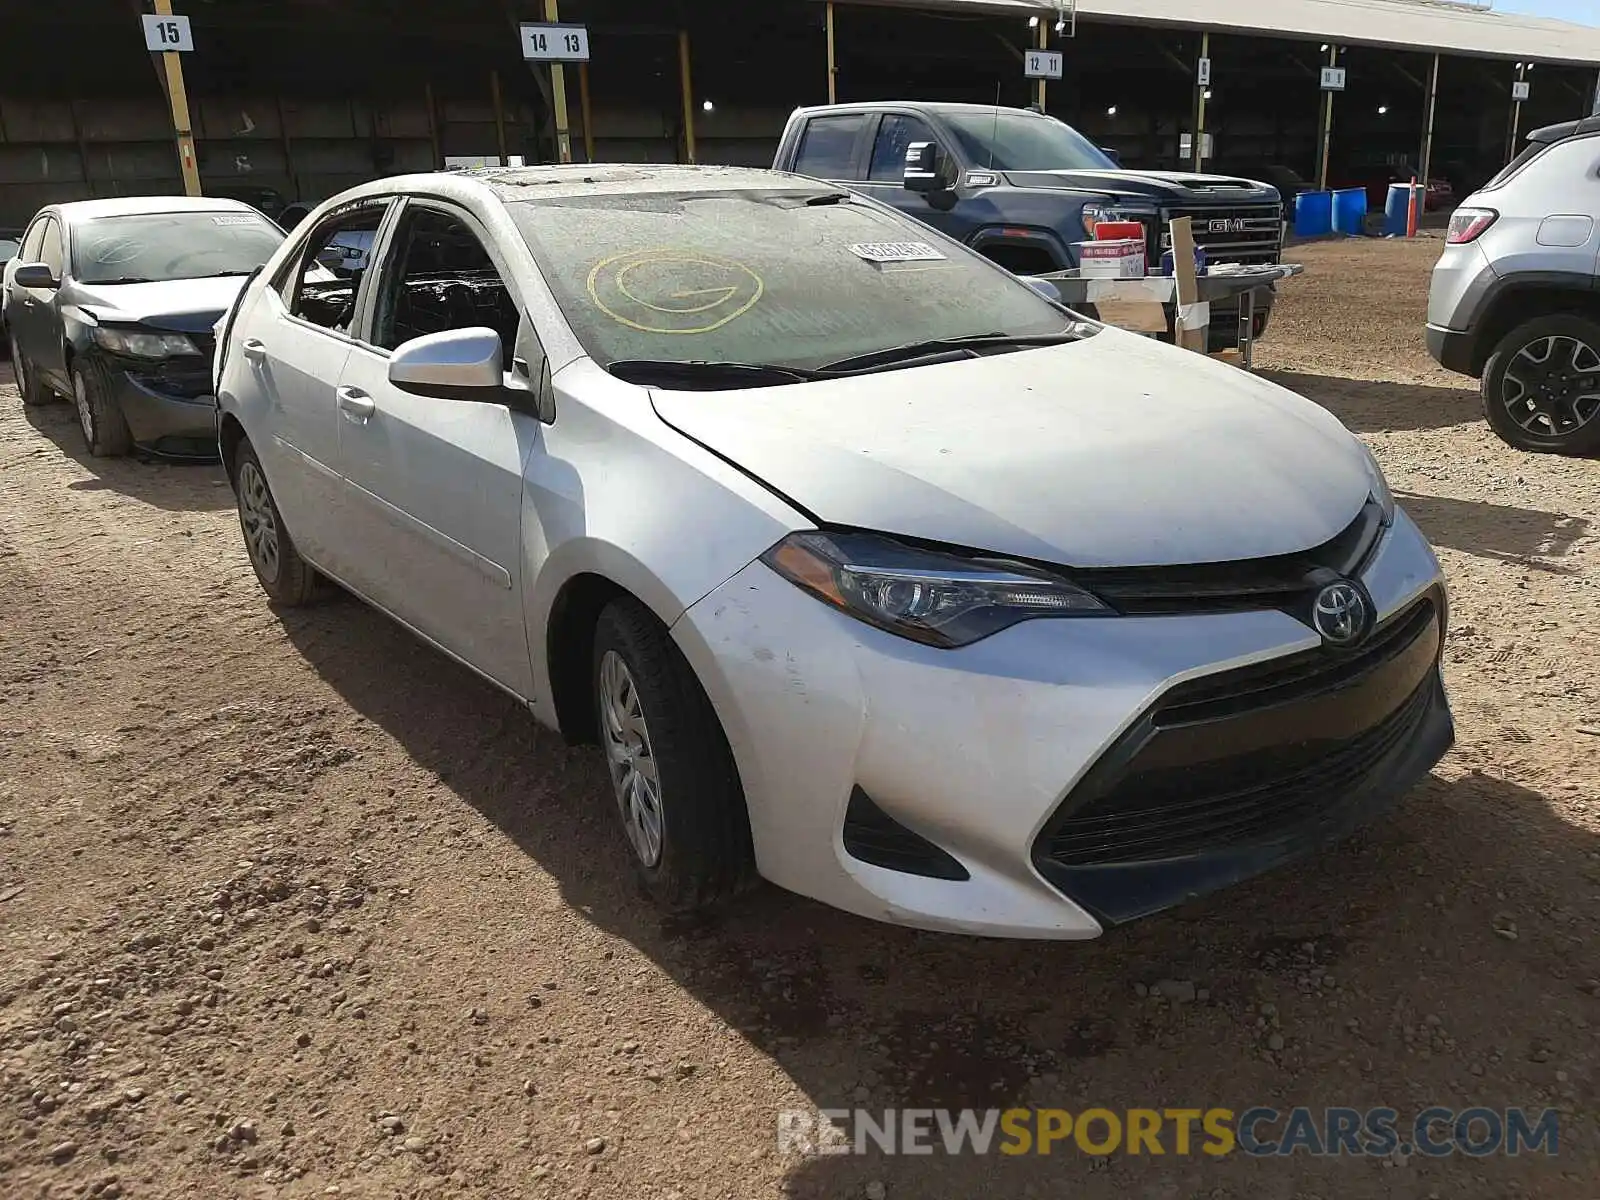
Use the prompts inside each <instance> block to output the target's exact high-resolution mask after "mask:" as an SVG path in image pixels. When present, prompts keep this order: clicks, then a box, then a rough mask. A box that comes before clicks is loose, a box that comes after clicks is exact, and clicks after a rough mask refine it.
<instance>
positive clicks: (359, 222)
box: [285, 202, 388, 335]
mask: <svg viewBox="0 0 1600 1200" xmlns="http://www.w3.org/2000/svg"><path fill="white" fill-rule="evenodd" d="M387 211H388V204H387V203H386V202H385V203H382V204H370V205H366V206H364V207H362V208H359V209H356V210H355V211H354V212H345V213H338V214H335V215H334V216H331V217H329V218H328V219H327V220H325V221H323V222H322V224H321V225H319V226H318V227H317V228H316V229H315V230H313V231H312V234H311V238H310V240H309V241H307V242H306V247H305V251H304V253H303V254H302V255H301V257H300V259H299V262H298V264H297V268H296V270H295V271H294V273H293V274H292V275H291V277H290V279H289V287H290V291H289V294H288V295H287V296H286V297H285V300H286V303H287V304H288V306H289V311H290V312H291V313H293V314H294V315H295V316H297V317H299V318H300V319H301V320H302V321H310V322H311V323H312V324H313V325H320V326H321V327H322V328H323V329H328V330H332V331H333V332H334V333H342V334H346V335H348V334H349V332H350V326H351V324H352V323H353V322H354V320H355V313H356V297H357V296H358V295H359V294H360V292H361V280H362V279H363V278H364V277H365V274H366V270H367V264H368V260H369V259H370V258H371V256H372V244H373V242H374V241H375V240H376V239H377V236H378V226H379V225H381V224H382V223H383V216H384V213H385V212H387Z"/></svg>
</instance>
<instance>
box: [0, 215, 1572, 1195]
mask: <svg viewBox="0 0 1600 1200" xmlns="http://www.w3.org/2000/svg"><path fill="white" fill-rule="evenodd" d="M1437 250H1438V244H1437V242H1423V243H1419V244H1397V243H1392V242H1388V243H1386V242H1363V243H1360V244H1350V245H1319V246H1312V247H1305V248H1301V249H1300V250H1297V251H1296V253H1295V257H1296V258H1299V259H1300V260H1302V261H1304V262H1305V263H1306V264H1307V267H1308V274H1307V276H1306V277H1305V278H1304V279H1301V280H1298V281H1295V282H1294V283H1292V284H1290V285H1288V287H1287V288H1286V289H1285V296H1284V300H1283V303H1282V306H1281V308H1280V309H1279V311H1278V313H1277V318H1276V324H1275V326H1274V329H1273V331H1272V333H1271V335H1270V339H1269V341H1268V342H1267V343H1265V344H1264V346H1263V356H1264V359H1265V360H1266V363H1267V366H1268V368H1269V369H1270V370H1271V371H1272V373H1273V374H1274V376H1275V377H1276V378H1277V379H1279V380H1280V381H1281V382H1283V383H1284V384H1286V385H1288V386H1290V387H1293V388H1296V389H1298V390H1300V391H1302V392H1304V393H1306V394H1307V395H1309V396H1311V397H1313V398H1314V399H1316V400H1317V401H1319V402H1320V403H1322V404H1324V405H1326V406H1328V407H1329V408H1331V409H1332V410H1333V411H1335V412H1336V413H1337V414H1338V415H1339V416H1340V417H1341V418H1343V419H1344V420H1345V421H1346V422H1347V423H1348V424H1349V425H1350V426H1351V427H1352V428H1353V429H1355V430H1357V431H1359V432H1360V433H1361V435H1362V436H1363V437H1365V438H1366V439H1368V441H1369V442H1370V443H1371V445H1372V446H1373V447H1374V449H1375V450H1376V452H1377V454H1378V456H1379V457H1380V458H1381V459H1382V461H1383V463H1384V465H1385V466H1386V468H1387V469H1388V471H1389V473H1390V478H1391V480H1392V481H1393V484H1394V486H1395V489H1396V491H1397V492H1398V493H1399V494H1400V498H1401V502H1402V503H1403V504H1404V505H1405V507H1406V508H1407V509H1408V510H1409V511H1410V512H1411V513H1412V514H1413V515H1414V516H1415V517H1416V518H1417V519H1418V521H1419V522H1420V523H1421V524H1422V526H1423V528H1424V529H1425V530H1426V531H1427V532H1428V534H1429V535H1430V536H1431V537H1432V538H1433V540H1434V542H1435V544H1436V545H1437V546H1438V548H1439V553H1440V555H1441V557H1442V558H1443V560H1444V562H1445V565H1446V568H1447V569H1448V572H1449V575H1450V579H1451V582H1452V585H1453V609H1452V614H1451V629H1450V644H1449V651H1448V676H1449V687H1450V692H1451V696H1452V700H1453V703H1454V706H1455V712H1456V717H1457V720H1458V724H1459V736H1460V741H1459V748H1458V749H1457V750H1456V751H1455V752H1454V753H1452V754H1451V755H1450V757H1449V758H1448V759H1447V760H1446V761H1445V763H1444V764H1443V765H1442V766H1441V768H1440V769H1439V770H1438V772H1437V773H1436V774H1435V776H1434V777H1433V778H1432V779H1430V780H1429V781H1428V782H1427V783H1426V784H1425V785H1424V786H1422V787H1420V788H1418V789H1417V790H1416V792H1415V793H1414V794H1412V795H1411V796H1410V797H1409V798H1408V799H1407V800H1406V801H1405V802H1404V803H1403V805H1402V806H1401V808H1400V809H1399V810H1398V813H1397V814H1396V816H1395V817H1394V818H1393V819H1392V820H1390V821H1387V822H1385V823H1383V824H1382V825H1381V826H1379V827H1376V828H1373V829H1371V830H1370V831H1368V832H1366V833H1364V834H1362V835H1360V836H1358V837H1357V838H1356V839H1354V840H1352V841H1350V842H1348V843H1346V844H1345V845H1343V846H1342V847H1340V848H1338V849H1337V850H1335V851H1334V852H1332V853H1329V854H1327V855H1325V856H1324V857H1321V858H1319V859H1316V860H1315V861H1312V862H1309V863H1306V864H1304V865H1302V866H1300V867H1297V868H1295V869H1294V870H1290V871H1284V872H1281V873H1278V874H1275V875H1271V876H1269V877H1266V878H1263V879H1260V880H1258V881H1256V882H1254V883H1251V884H1248V885H1245V886H1242V887H1238V888H1235V889H1233V890H1231V891H1228V892H1226V893H1223V894H1221V895H1218V896H1215V897H1213V898H1211V899H1209V900H1207V901H1205V902H1203V903H1200V904H1196V905H1193V906H1191V907H1188V908H1185V909H1183V910H1180V911H1177V912H1174V913H1172V914H1169V915H1166V916H1163V917H1160V918H1156V919H1152V920H1148V921H1145V922H1143V923H1140V924H1136V925H1134V926H1131V927H1128V928H1125V929H1120V930H1117V931H1115V932H1113V933H1112V934H1111V935H1109V936H1107V937H1105V938H1103V939H1101V940H1100V941H1098V942H1094V943H1090V944H1082V945H1039V944H1015V943H1000V942H983V941H975V940H965V939H959V938H954V937H944V936H932V935H924V934H919V933H914V932H909V931H905V930H897V929H892V928H887V927H881V926H878V925H874V924H871V923H868V922H866V921H862V920H858V919H856V918H853V917H848V916H844V915H841V914H839V913H836V912H833V911H830V910H828V909H826V908H823V907H821V906H819V905H816V904H813V903H810V902H807V901H802V900H799V899H796V898H793V897H790V896H787V895H783V894H779V893H776V892H775V891H772V890H770V889H769V890H768V891H766V892H765V893H763V894H760V895H758V896H756V897H755V898H754V899H753V900H751V901H750V902H749V903H748V904H746V905H744V906H743V907H742V908H741V909H740V910H739V911H738V912H737V913H735V914H733V915H730V916H728V917H726V918H725V919H722V920H720V921H718V922H715V923H710V924H698V925H693V924H690V925H684V924H672V923H665V922H663V921H661V920H660V919H658V918H657V917H655V916H653V915H652V914H651V913H650V912H649V911H648V910H647V909H646V908H645V907H643V905H642V903H641V901H640V900H639V898H638V897H637V895H636V894H635V892H634V890H633V889H632V887H631V886H629V884H628V883H627V882H626V879H627V874H626V859H625V853H626V851H625V849H624V846H623V843H622V841H621V837H620V834H619V833H618V831H617V829H616V828H615V824H614V821H613V818H612V816H611V814H610V812H609V811H608V805H609V803H610V801H609V798H608V793H607V791H606V784H605V780H604V777H603V770H602V765H601V762H600V759H599V757H598V755H597V754H596V753H593V752H589V751H569V750H566V749H564V748H563V747H562V746H561V745H559V744H558V742H557V740H556V739H554V738H552V737H549V736H547V735H545V734H543V733H542V732H539V731H537V730H536V729H535V727H534V726H533V724H532V722H531V721H530V720H529V719H527V718H526V717H525V716H524V714H523V713H522V712H521V711H520V710H519V709H518V708H517V706H516V705H515V704H514V703H512V702H511V701H510V700H508V699H507V698H506V697H504V696H502V695H501V694H499V693H497V692H495V691H493V690H492V689H490V688H489V687H488V686H487V685H485V684H483V683H481V682H479V681H478V680H477V679H476V678H474V677H472V676H470V675H469V674H467V673H466V672H465V671H463V670H461V669H458V668H457V667H455V666H453V665H452V664H450V663H449V662H446V661H445V660H443V659H441V658H439V657H438V656H436V655H435V654H433V653H432V652H430V651H428V650H426V649H424V648H422V647H421V646H419V645H418V644H416V643H415V642H413V641H412V640H411V639H410V638H409V637H408V636H407V635H406V634H404V633H403V632H401V631H400V630H399V629H397V628H396V627H394V626H393V625H391V624H390V623H389V622H388V621H387V620H386V619H385V618H384V617H382V616H380V615H378V614H377V613H375V612H372V611H370V610H368V609H366V608H364V607H362V606H361V605H359V604H358V603H355V602H354V601H350V600H334V601H331V602H329V603H327V604H325V605H322V606H320V607H316V608H313V609H311V610H304V611H300V612H295V613H290V614H286V615H285V616H283V617H281V618H280V617H279V616H277V615H275V614H274V613H273V612H272V611H271V610H269V609H268V607H267V606H266V604H265V603H264V601H263V597H262V596H261V594H260V592H259V590H258V589H257V586H256V584H255V581H254V579H253V577H252V576H251V573H250V569H249V566H248V564H247V561H246V558H245V554H244V550H243V547H242V544H241V541H240V537H239V533H238V529H237V526H236V524H235V520H234V515H233V507H232V497H231V495H230V493H229V491H228V489H227V487H226V486H225V483H224V480H223V477H222V474H221V471H220V469H217V468H213V467H183V466H161V465H148V464H140V463H137V462H132V461H95V460H90V459H88V458H87V457H85V455H84V454H83V452H82V450H81V443H80V441H79V438H78V436H77V432H76V429H75V426H74V423H73V417H72V414H71V411H70V409H69V408H68V407H67V406H66V405H64V404H63V405H54V406H51V407H49V408H47V409H42V410H36V411H35V412H34V413H32V414H30V415H29V416H27V417H25V416H24V414H23V411H22V409H21V406H20V404H19V402H18V401H17V399H16V393H15V390H14V389H12V388H11V387H9V376H5V380H6V383H7V385H8V386H6V387H4V388H3V389H0V1196H4V1197H5V1198H6V1200H12V1198H16V1200H21V1198H24V1197H36V1196H39V1197H42V1196H46V1195H48V1196H51V1197H60V1196H100V1197H108V1198H110V1197H116V1196H119V1195H120V1196H126V1197H177V1196H188V1197H202V1198H205V1200H212V1198H224V1197H235V1196H239V1197H255V1196H283V1197H301V1196H324V1195H341V1196H345V1197H361V1198H366V1197H372V1198H380V1197H382V1198H389V1197H411V1196H436V1195H461V1196H471V1197H495V1198H499V1197H523V1196H526V1197H544V1196H594V1197H618V1198H621V1200H666V1198H669V1197H678V1198H680V1200H702V1198H707V1200H709V1198H714V1197H717V1198H720V1197H726V1198H730V1200H746V1198H759V1197H768V1196H772V1197H776V1196H779V1195H792V1196H796V1197H810V1198H818V1200H821V1198H832V1197H860V1196H866V1197H869V1198H877V1200H882V1198H883V1197H885V1196H887V1197H890V1198H892V1200H904V1198H909V1197H915V1198H922V1197H928V1198H937V1200H942V1198H945V1197H951V1198H958V1197H959V1198H965V1197H977V1196H983V1197H986V1198H987V1197H1008V1198H1009V1197H1057V1196H1069V1195H1070V1196H1075V1197H1088V1198H1098V1197H1119V1198H1120V1197H1126V1196H1129V1195H1139V1196H1150V1197H1172V1198H1187V1197H1211V1198H1224V1197H1268V1198H1274V1200H1276V1198H1283V1200H1290V1198H1304V1200H1310V1198H1312V1197H1327V1198H1331V1197H1340V1198H1346V1197H1351V1198H1356V1200H1362V1198H1368V1197H1380V1196H1382V1197H1387V1196H1405V1197H1409V1196H1415V1197H1419V1198H1420V1197H1428V1196H1433V1197H1449V1198H1451V1200H1455V1198H1457V1197H1489V1196H1493V1197H1508V1196H1516V1195H1525V1196H1539V1197H1552V1198H1559V1197H1584V1198H1585V1200H1590V1198H1592V1197H1593V1196H1594V1195H1595V1180H1596V1179H1597V1178H1600V1149H1597V1145H1600V1138H1597V1135H1600V1123H1597V1117H1596V1103H1595V1102H1596V1100H1597V1098H1600V1051H1597V1044H1600V1039H1597V1037H1596V1026H1597V1024H1600V982H1597V981H1600V938H1597V934H1600V928H1597V917H1600V906H1597V903H1596V901H1597V898H1600V837H1597V836H1596V835H1597V830H1600V807H1597V799H1596V798H1597V796H1600V550H1597V542H1596V538H1595V530H1594V527H1593V525H1592V522H1593V521H1594V520H1595V519H1597V518H1596V514H1597V513H1600V463H1597V462H1576V461H1565V460H1560V459H1551V458H1535V457H1529V456H1525V455H1520V454H1517V453H1515V452H1513V451H1511V450H1509V449H1508V448H1506V447H1505V446H1503V445H1502V444H1501V443H1499V442H1498V441H1496V440H1495V439H1494V437H1493V436H1492V435H1490V433H1489V432H1488V431H1487V429H1486V428H1485V426H1484V425H1483V423H1482V421H1481V419H1480V416H1479V412H1478V407H1477V397H1476V393H1475V391H1473V390H1469V388H1468V387H1466V386H1464V385H1465V383H1466V381H1464V380H1460V379H1457V378H1454V377H1451V376H1449V375H1447V374H1445V373H1444V372H1442V371H1440V370H1438V369H1437V368H1435V367H1434V366H1433V365H1432V363H1431V361H1430V360H1428V358H1427V356H1426V354H1425V352H1424V351H1423V349H1422V347H1421V343H1420V338H1421V329H1422V320H1423V304H1424V294H1425V291H1426V284H1427V274H1428V271H1429V269H1430V268H1431V265H1432V261H1433V259H1434V257H1435V256H1436V253H1437ZM0 370H3V368H0ZM1162 980H1171V981H1177V982H1176V985H1170V984H1169V985H1167V986H1166V987H1164V989H1162V991H1165V992H1171V993H1175V994H1176V995H1177V996H1178V997H1179V998H1178V999H1167V998H1163V997H1162V995H1161V994H1160V993H1156V992H1153V993H1152V994H1151V995H1148V996H1147V995H1145V994H1143V993H1144V992H1145V991H1147V990H1149V989H1151V988H1152V985H1154V984H1155V983H1156V982H1157V981H1162ZM1189 984H1192V985H1193V991H1194V995H1195V998H1194V999H1193V1000H1185V999H1183V997H1185V996H1187V995H1188V993H1189V990H1190V989H1189V988H1187V987H1186V986H1184V985H1189ZM857 1104H862V1105H869V1106H873V1107H884V1106H908V1107H938V1106H944V1105H951V1106H958V1107H959V1106H963V1105H976V1106H981V1107H988V1106H991V1105H995V1106H1001V1107H1011V1106H1015V1105H1028V1104H1038V1105H1049V1106H1060V1107H1064V1108H1068V1109H1073V1110H1081V1109H1084V1108H1086V1107H1090V1106H1096V1105H1098V1106H1104V1107H1107V1108H1111V1109H1113V1110H1124V1109H1127V1108H1129V1107H1154V1108H1170V1107H1193V1108H1208V1107H1213V1106H1222V1107H1227V1108H1231V1109H1233V1110H1235V1111H1242V1110H1244V1109H1247V1108H1249V1107H1251V1106H1254V1105H1267V1106H1275V1107H1278V1108H1283V1109H1287V1108H1288V1107H1290V1106H1291V1105H1293V1104H1307V1105H1313V1106H1318V1107H1320V1106H1332V1105H1349V1106H1354V1107H1358V1108H1361V1109H1366V1108H1368V1107H1371V1106H1374V1105H1388V1106H1390V1107H1393V1108H1395V1109H1398V1110H1400V1112H1401V1113H1402V1114H1405V1115H1407V1116H1409V1115H1410V1114H1414V1113H1416V1112H1417V1111H1418V1110H1420V1109H1422V1108H1424V1107H1426V1106H1428V1105H1431V1104H1439V1105H1444V1106H1447V1107H1450V1108H1454V1109H1458V1110H1459V1109H1464V1108H1467V1107H1470V1106H1472V1105H1475V1104H1482V1105H1486V1106H1489V1107H1492V1108H1498V1109H1503V1108H1505V1107H1508V1106H1514V1105H1522V1106H1527V1107H1530V1108H1533V1109H1535V1110H1538V1109H1543V1108H1545V1107H1547V1106H1554V1107H1557V1108H1558V1109H1559V1110H1560V1112H1561V1114H1562V1116H1561V1121H1562V1126H1561V1140H1560V1152H1559V1154H1558V1155H1556V1156H1555V1157H1553V1158H1552V1157H1546V1156H1544V1155H1536V1156H1533V1157H1528V1156H1524V1157H1520V1158H1507V1157H1503V1156H1495V1157H1490V1158H1484V1159H1475V1158H1467V1157H1463V1156H1460V1155H1457V1156H1454V1157H1451V1158H1446V1159H1428V1160H1423V1159H1418V1158H1412V1159H1409V1160H1398V1161H1396V1160H1393V1159H1387V1158H1386V1159H1381V1160H1375V1159H1354V1158H1350V1157H1343V1158H1325V1159H1311V1158H1307V1157H1305V1156H1303V1155H1302V1156H1297V1157H1293V1158H1279V1159H1255V1158H1248V1157H1245V1156H1244V1155H1241V1154H1234V1155H1231V1156H1227V1157H1224V1158H1220V1159H1213V1158H1210V1157H1208V1156H1205V1155H1200V1154H1194V1155H1191V1156H1188V1157H1180V1156H1176V1155H1173V1154H1171V1153H1170V1152H1169V1153H1168V1154H1167V1155H1166V1156H1165V1157H1162V1158H1155V1157H1151V1156H1148V1155H1145V1156H1141V1157H1128V1156H1116V1157H1112V1158H1109V1159H1092V1158H1089V1157H1087V1156H1085V1155H1083V1154H1080V1153H1078V1152H1077V1151H1076V1150H1072V1149H1066V1150H1062V1149H1058V1150H1057V1152H1056V1153H1055V1154H1054V1155H1052V1156H1051V1157H1047V1158H1046V1157H1026V1158H1002V1157H999V1156H990V1157H984V1158H978V1157H963V1158H949V1157H946V1156H945V1155H943V1154H937V1155H934V1156H932V1157H885V1156H882V1155H877V1154H874V1155H872V1156H868V1157H856V1156H847V1157H812V1158H803V1159H802V1158H796V1157H785V1156H780V1154H779V1153H778V1149H777V1142H776V1137H775V1130H776V1122H777V1114H778V1113H779V1111H780V1110H785V1109H799V1108H808V1107H809V1108H816V1107H848V1106H852V1105H857ZM1403 1119H1404V1118H1403ZM1168 1145H1169V1149H1170V1145H1171V1143H1170V1142H1169V1143H1168Z"/></svg>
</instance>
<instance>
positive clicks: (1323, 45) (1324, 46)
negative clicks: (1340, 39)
mask: <svg viewBox="0 0 1600 1200" xmlns="http://www.w3.org/2000/svg"><path fill="white" fill-rule="evenodd" d="M1320 49H1321V50H1322V52H1323V53H1324V54H1326V53H1327V52H1328V43H1327V42H1323V43H1322V46H1321V47H1320Z"/></svg>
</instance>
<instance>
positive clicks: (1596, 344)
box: [1483, 315, 1600, 454]
mask: <svg viewBox="0 0 1600 1200" xmlns="http://www.w3.org/2000/svg"><path fill="white" fill-rule="evenodd" d="M1483 413H1484V416H1485V417H1486V418H1487V419H1488V421H1489V427H1490V428H1491V429H1493V430H1494V431H1495V433H1497V434H1499V436H1500V437H1501V439H1503V440H1504V441H1506V442H1508V443H1509V444H1511V445H1513V446H1515V447H1516V448H1517V449H1519V450H1528V451H1531V452H1533V453H1536V454H1594V453H1596V452H1597V451H1600V322H1596V321H1593V320H1590V319H1588V318H1586V317H1574V316H1564V315H1562V316H1549V317H1538V318H1535V319H1534V320H1532V321H1528V322H1526V323H1525V324H1523V325H1519V326H1518V327H1517V328H1516V329H1513V330H1512V331H1511V332H1510V333H1509V334H1507V335H1506V336H1505V338H1504V339H1502V341H1501V342H1500V344H1499V345H1498V346H1496V347H1495V350H1494V353H1493V354H1492V355H1491V356H1490V357H1489V362H1488V364H1487V365H1486V366H1485V368H1484V372H1483Z"/></svg>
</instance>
